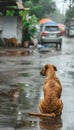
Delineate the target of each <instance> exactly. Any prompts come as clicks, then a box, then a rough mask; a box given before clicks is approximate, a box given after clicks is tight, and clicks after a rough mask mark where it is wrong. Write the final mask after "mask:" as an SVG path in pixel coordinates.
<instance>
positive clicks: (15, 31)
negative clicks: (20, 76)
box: [0, 16, 23, 42]
mask: <svg viewBox="0 0 74 130" xmlns="http://www.w3.org/2000/svg"><path fill="white" fill-rule="evenodd" d="M18 20H19V19H18V16H3V17H0V21H1V22H0V28H2V34H1V36H2V38H11V37H16V38H17V39H18V42H21V39H22V29H23V28H22V23H21V22H20V25H18V24H19V22H18Z"/></svg>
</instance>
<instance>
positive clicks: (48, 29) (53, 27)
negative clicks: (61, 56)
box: [44, 26, 60, 31]
mask: <svg viewBox="0 0 74 130" xmlns="http://www.w3.org/2000/svg"><path fill="white" fill-rule="evenodd" d="M44 30H45V31H59V30H60V29H59V28H58V26H45V29H44Z"/></svg>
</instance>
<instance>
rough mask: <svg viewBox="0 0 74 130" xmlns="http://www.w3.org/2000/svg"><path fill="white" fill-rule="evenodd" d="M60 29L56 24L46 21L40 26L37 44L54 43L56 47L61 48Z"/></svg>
mask: <svg viewBox="0 0 74 130" xmlns="http://www.w3.org/2000/svg"><path fill="white" fill-rule="evenodd" d="M62 35H63V33H62V31H61V30H60V29H59V27H58V25H57V24H50V23H46V24H43V25H42V26H41V30H40V33H39V35H38V44H40V45H45V44H48V45H50V44H55V45H56V47H59V48H61V45H62Z"/></svg>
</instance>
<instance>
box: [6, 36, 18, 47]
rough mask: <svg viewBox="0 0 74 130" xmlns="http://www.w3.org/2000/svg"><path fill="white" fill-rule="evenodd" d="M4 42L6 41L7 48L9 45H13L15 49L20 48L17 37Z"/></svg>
mask: <svg viewBox="0 0 74 130" xmlns="http://www.w3.org/2000/svg"><path fill="white" fill-rule="evenodd" d="M4 40H5V46H6V47H9V45H13V46H14V47H17V46H18V41H17V39H16V37H12V38H4Z"/></svg>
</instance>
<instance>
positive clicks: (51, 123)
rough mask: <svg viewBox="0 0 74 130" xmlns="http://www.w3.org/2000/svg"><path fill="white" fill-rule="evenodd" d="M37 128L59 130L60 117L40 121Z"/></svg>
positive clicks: (60, 126) (60, 125)
mask: <svg viewBox="0 0 74 130" xmlns="http://www.w3.org/2000/svg"><path fill="white" fill-rule="evenodd" d="M39 126H40V129H41V130H61V128H62V120H61V118H60V117H57V118H50V119H42V120H41V121H40V122H39Z"/></svg>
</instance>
